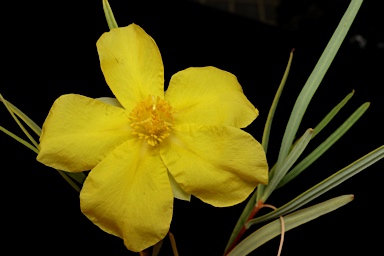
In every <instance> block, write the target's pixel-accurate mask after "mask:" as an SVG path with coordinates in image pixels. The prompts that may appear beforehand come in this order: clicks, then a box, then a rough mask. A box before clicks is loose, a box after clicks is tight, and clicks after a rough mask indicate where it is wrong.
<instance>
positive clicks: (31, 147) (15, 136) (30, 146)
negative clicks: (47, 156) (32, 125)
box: [0, 126, 39, 154]
mask: <svg viewBox="0 0 384 256" xmlns="http://www.w3.org/2000/svg"><path fill="white" fill-rule="evenodd" d="M0 131H2V132H4V133H5V134H7V135H8V136H10V137H11V138H12V139H14V140H16V141H17V142H20V143H21V144H23V145H24V146H26V147H27V148H29V149H30V150H32V151H33V152H35V153H36V154H38V153H39V150H38V149H37V148H36V147H35V146H33V145H32V144H31V143H29V142H28V141H25V140H23V139H22V138H20V137H19V136H17V135H16V134H14V133H12V132H10V131H8V130H7V129H5V128H4V127H2V126H0Z"/></svg>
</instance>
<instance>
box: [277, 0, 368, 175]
mask: <svg viewBox="0 0 384 256" xmlns="http://www.w3.org/2000/svg"><path fill="white" fill-rule="evenodd" d="M362 2H363V0H352V2H351V3H350V5H349V6H348V9H347V10H346V12H345V14H344V15H343V17H342V19H341V21H340V23H339V25H338V26H337V28H336V30H335V32H334V33H333V35H332V37H331V39H330V40H329V42H328V44H327V46H326V48H325V50H324V52H323V54H322V55H321V57H320V59H319V61H318V62H317V64H316V66H315V68H314V70H313V71H312V73H311V75H310V76H309V78H308V80H307V82H306V83H305V85H304V87H303V89H302V90H301V92H300V94H299V96H298V98H297V100H296V102H295V105H294V107H293V110H292V113H291V116H290V118H289V120H288V124H287V127H286V129H285V133H284V137H283V140H282V143H281V147H280V152H279V156H278V160H277V168H276V169H278V168H279V165H281V164H282V163H283V161H284V160H285V158H286V157H287V155H288V153H289V151H290V148H291V145H292V142H293V140H294V137H295V135H296V133H297V130H298V128H299V126H300V123H301V120H302V118H303V115H304V113H305V111H306V109H307V107H308V104H309V102H310V101H311V99H312V97H313V95H314V94H315V92H316V90H317V88H318V87H319V85H320V83H321V81H322V79H323V77H324V75H325V73H326V72H327V70H328V68H329V66H330V65H331V63H332V61H333V59H334V57H335V55H336V53H337V51H338V50H339V48H340V45H341V43H342V42H343V40H344V38H345V36H346V34H347V32H348V30H349V28H350V26H351V24H352V22H353V20H354V18H355V16H356V14H357V12H358V10H359V8H360V5H361V3H362Z"/></svg>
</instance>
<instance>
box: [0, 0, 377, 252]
mask: <svg viewBox="0 0 384 256" xmlns="http://www.w3.org/2000/svg"><path fill="white" fill-rule="evenodd" d="M101 2H102V1H101V0H99V1H44V0H42V1H14V2H12V1H7V2H6V3H2V6H1V9H2V13H3V15H2V16H1V27H2V31H1V38H2V40H1V50H2V54H1V55H2V56H1V57H2V58H1V62H2V65H1V66H2V69H1V81H0V92H1V93H2V94H3V96H4V97H5V98H6V99H8V100H9V101H10V102H12V103H14V104H15V105H16V106H18V107H19V108H20V109H22V110H23V111H24V112H25V113H26V114H27V115H29V116H30V117H31V118H32V119H33V120H35V121H36V122H37V123H38V124H39V125H42V123H43V122H44V119H45V117H46V114H47V113H48V111H49V109H50V107H51V105H52V103H53V101H54V100H55V99H56V98H57V97H59V96H60V95H62V94H66V93H78V94H82V95H86V96H89V97H101V96H112V94H111V92H110V91H109V89H108V87H107V85H106V83H105V81H104V78H103V75H102V72H101V70H100V67H99V60H98V55H97V52H96V46H95V43H96V41H97V39H98V38H99V37H100V35H101V34H102V33H104V32H106V31H108V27H107V23H106V22H105V18H104V13H103V9H102V4H101ZM303 2H305V1H292V4H290V2H289V1H283V5H282V7H281V9H279V13H280V15H281V16H280V19H279V21H280V25H281V26H279V27H272V26H269V25H264V24H260V23H258V22H257V21H254V20H250V19H246V18H242V17H240V16H235V15H231V14H228V13H224V12H221V11H218V10H215V9H211V8H208V7H205V6H200V5H197V4H194V3H191V2H188V1H177V0H174V1H117V0H111V1H110V4H111V6H112V9H113V11H114V13H115V16H116V19H117V22H118V24H119V26H126V25H128V24H131V23H136V24H138V25H140V26H141V27H142V28H143V29H144V30H145V31H146V32H147V33H148V34H149V35H151V36H152V37H153V38H154V40H155V41H156V43H157V45H158V47H159V49H160V51H161V54H162V58H163V62H164V66H165V81H166V82H165V84H167V83H168V81H169V79H170V77H171V76H172V74H174V73H176V72H177V71H180V70H183V69H185V68H187V67H194V66H195V67H199V66H208V65H212V66H216V67H218V68H221V69H224V70H227V71H229V72H231V73H233V74H235V75H236V76H237V77H238V80H239V81H240V84H241V85H242V86H243V89H244V92H245V95H246V96H247V97H248V99H249V100H250V101H251V102H252V103H253V104H254V105H255V106H256V107H257V108H258V109H259V111H260V115H259V117H258V118H257V119H256V120H255V121H254V122H253V124H252V125H250V126H249V127H247V129H246V131H247V132H249V133H251V134H252V135H253V136H254V137H255V138H256V139H257V140H259V141H260V140H261V136H262V131H263V125H264V123H265V120H266V117H267V114H268V111H269V107H270V104H271V102H272V100H273V97H274V93H275V91H276V90H277V87H278V85H279V83H280V79H281V77H282V75H283V72H284V69H285V66H286V63H287V61H288V57H289V52H290V50H291V49H292V48H295V55H294V60H293V64H292V68H291V73H290V75H289V78H288V82H287V84H286V87H285V89H284V92H283V95H282V98H281V101H280V103H279V106H278V110H277V113H276V116H275V121H274V124H273V128H272V132H271V140H270V143H271V144H270V147H269V151H268V159H269V163H270V165H272V164H273V163H274V162H275V160H276V158H277V153H278V149H279V146H280V141H281V138H282V135H283V132H284V128H285V124H286V122H287V120H288V118H289V114H290V111H291V109H292V107H293V104H294V102H295V99H296V97H297V95H298V94H299V92H300V89H301V88H302V86H303V85H304V83H305V81H306V79H307V78H308V76H309V74H310V72H311V71H312V69H313V67H314V66H315V64H316V61H317V59H318V58H319V57H320V55H321V53H322V51H323V49H324V47H325V45H326V43H327V42H328V40H329V38H330V37H331V35H332V32H333V30H334V29H335V28H336V26H337V24H338V21H339V19H340V18H341V16H342V15H343V13H344V11H345V10H346V8H347V6H348V4H349V1H341V0H340V1H322V4H321V8H322V13H321V15H320V17H317V18H311V17H310V16H308V15H307V14H306V11H305V8H304V10H303V8H301V9H300V8H299V7H300V6H302V7H303V6H304V5H303ZM315 2H316V1H315ZM378 2H380V1H365V2H364V3H363V6H362V8H361V10H360V12H359V14H358V16H357V18H356V20H355V22H354V24H353V26H352V28H351V30H350V32H349V34H348V35H347V38H346V40H345V42H344V43H343V45H342V47H341V49H340V51H339V53H338V54H337V56H336V58H335V60H334V62H333V64H332V65H331V67H330V69H329V71H328V72H327V75H326V76H325V78H324V80H323V82H322V84H321V86H320V88H319V89H318V91H317V93H316V94H315V96H314V98H313V100H312V101H311V104H310V105H309V109H308V111H307V114H306V115H305V116H304V119H303V122H302V126H301V128H300V129H299V133H300V134H302V133H303V132H304V131H305V130H306V129H307V128H309V127H312V128H313V127H314V126H316V124H317V123H318V122H319V121H320V120H321V119H322V118H323V117H324V116H325V115H326V114H327V113H328V111H330V110H331V109H332V108H333V107H334V106H335V105H336V104H337V103H338V102H339V101H341V100H342V99H343V98H344V97H345V96H346V95H347V94H348V93H349V92H351V91H352V89H354V90H355V91H356V92H355V96H354V97H353V98H352V99H351V101H350V102H349V103H348V104H347V106H346V107H345V108H344V109H343V110H342V111H341V113H340V114H339V115H338V116H337V117H336V119H335V120H334V121H332V123H331V124H330V125H329V127H327V128H326V129H325V130H324V131H323V132H322V133H321V134H319V136H318V137H317V138H315V139H314V140H313V142H312V143H311V144H310V146H309V148H308V150H307V151H305V152H310V151H311V149H313V148H315V146H316V145H318V144H319V143H320V142H321V141H322V140H324V139H326V138H327V136H328V135H329V134H330V133H331V132H332V131H333V130H334V129H336V128H337V127H338V126H339V125H341V124H342V122H343V121H344V120H345V119H346V118H347V117H348V116H349V115H350V114H352V113H353V111H354V110H355V109H357V108H358V107H359V106H360V105H361V104H363V103H364V102H367V101H370V102H371V107H370V108H369V109H368V111H367V112H366V114H365V115H364V116H363V117H362V118H361V119H360V120H359V121H358V123H357V124H356V125H355V127H353V128H352V129H351V130H350V131H348V133H347V134H346V135H344V137H343V138H342V139H341V140H340V141H338V142H337V143H336V144H335V145H334V146H333V147H332V148H331V149H330V150H329V151H328V152H327V153H326V154H325V155H323V156H322V157H321V158H320V159H319V160H318V161H317V162H315V163H314V164H313V165H312V166H311V167H310V168H309V169H308V170H307V171H306V172H305V173H303V174H302V175H300V176H299V177H298V178H296V179H295V180H294V181H292V182H291V183H290V184H289V185H287V187H284V188H282V189H281V190H278V191H276V192H275V193H274V194H273V195H272V196H271V197H270V199H269V201H268V202H269V203H270V204H273V205H275V206H277V207H278V206H281V205H283V204H284V203H285V202H287V201H289V200H291V199H293V198H294V197H296V196H297V195H299V194H300V193H301V192H303V191H304V190H306V189H308V188H310V187H311V186H313V185H315V184H316V183H317V182H319V181H321V180H323V179H325V178H326V177H328V176H329V175H331V174H332V173H334V172H335V171H337V170H339V169H341V168H343V167H345V166H346V165H348V164H349V163H351V162H353V161H354V160H356V159H358V158H359V157H361V156H363V155H364V154H366V153H368V152H370V151H371V150H374V149H375V148H377V147H379V146H380V145H382V144H383V141H384V140H383V133H382V132H383V127H384V124H383V123H382V116H383V109H384V103H383V97H382V94H381V92H382V87H383V79H382V73H383V71H384V63H383V62H384V61H383V57H384V56H383V55H384V54H383V52H384V50H383V48H380V47H378V44H380V42H381V43H383V37H382V36H383V35H382V34H380V33H382V31H383V25H382V24H384V23H381V22H382V20H381V19H380V18H379V10H380V8H379V6H378V4H377V3H378ZM375 4H376V5H375ZM294 15H298V16H299V17H301V19H299V21H300V22H299V23H298V24H299V25H297V26H290V25H289V24H288V22H289V20H290V19H291V18H292V17H290V16H294ZM284 22H286V23H284ZM356 34H360V35H363V36H364V37H365V38H366V39H367V40H368V43H367V46H366V47H365V48H364V49H362V48H360V47H359V46H358V44H357V43H350V42H349V41H350V38H352V37H353V36H354V35H356ZM0 125H2V126H4V127H6V128H7V129H9V130H11V131H14V132H15V133H16V134H18V135H20V136H23V134H22V132H21V131H20V130H19V129H18V127H17V126H16V125H15V124H14V122H13V120H12V119H11V117H10V116H9V115H8V113H7V112H6V111H5V108H4V107H2V108H1V109H0ZM0 143H1V144H0V145H1V148H2V154H1V163H2V164H1V186H0V189H1V190H0V191H1V192H0V193H1V198H2V202H1V203H2V204H1V205H2V207H1V219H2V225H1V227H2V228H1V231H0V232H1V233H2V237H3V238H2V240H1V247H0V252H1V251H3V250H4V253H3V252H1V254H2V255H19V254H24V253H28V254H29V253H37V254H40V255H61V254H68V255H131V253H130V252H128V251H127V250H126V249H125V247H124V245H123V242H122V241H121V240H120V239H119V238H116V237H113V236H111V235H108V234H106V233H104V232H102V231H101V230H100V229H99V228H97V227H96V226H94V225H93V224H92V223H91V222H90V221H88V220H87V218H86V217H84V216H83V215H82V214H81V212H80V209H79V199H78V194H77V193H76V192H75V191H74V190H73V189H72V188H71V187H70V186H68V185H67V184H66V183H65V181H63V180H62V178H61V177H60V176H59V175H58V174H57V173H56V172H55V171H54V170H53V169H50V168H48V167H45V166H43V165H41V164H40V163H38V162H36V161H35V157H36V155H35V154H34V153H33V152H32V151H30V150H28V149H26V148H25V147H23V146H22V145H21V144H18V143H17V142H15V141H13V140H12V139H11V138H9V137H8V136H6V135H4V134H2V135H0ZM383 164H384V162H383V161H381V162H378V163H376V164H375V165H373V166H371V167H369V168H368V169H367V170H364V171H363V172H362V173H359V174H358V175H356V176H354V177H353V178H351V179H350V180H348V181H346V182H345V183H343V184H341V185H340V186H338V187H337V188H335V189H333V190H331V191H329V192H328V193H326V194H324V195H323V196H321V198H320V199H318V200H316V202H321V201H324V200H326V199H329V198H332V197H336V196H339V195H342V194H354V195H355V200H354V201H353V202H352V203H350V204H348V205H346V206H344V207H342V208H341V209H339V210H337V211H335V212H332V213H330V214H328V215H326V216H323V217H321V218H319V219H317V220H314V221H312V222H310V223H308V224H305V225H303V226H300V227H298V228H296V229H294V230H292V231H289V232H288V233H287V234H286V240H285V243H284V248H283V255H355V254H357V252H360V251H361V252H364V255H370V254H377V253H378V252H380V251H382V248H381V246H382V243H381V241H382V235H381V234H380V233H381V231H382V230H383V228H384V220H383V219H381V217H382V215H381V213H380V212H381V210H380V209H381V201H382V196H383V192H382V190H381V186H382V181H383V178H384V174H383ZM243 207H244V203H243V204H240V205H237V206H234V207H230V208H214V207H212V206H210V205H207V204H204V203H202V202H201V201H199V200H198V199H196V198H192V201H191V203H187V202H181V201H177V200H176V201H175V207H174V208H175V210H174V217H173V222H172V225H171V231H172V232H173V234H174V235H175V237H176V241H177V244H178V248H179V253H180V255H183V256H184V255H221V254H222V252H223V249H224V247H225V244H226V242H227V239H228V238H229V235H230V233H231V230H232V228H233V227H234V224H235V223H236V220H237V217H238V216H239V214H240V213H241V211H242V209H243ZM278 244H279V239H278V238H275V239H274V240H272V241H270V242H268V243H267V244H265V245H263V246H262V247H260V248H259V249H258V250H257V251H256V252H257V255H275V254H276V253H277V248H278ZM163 255H170V252H169V244H168V242H166V244H165V245H164V251H163ZM254 255H256V253H255V254H254Z"/></svg>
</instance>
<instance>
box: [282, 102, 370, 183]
mask: <svg viewBox="0 0 384 256" xmlns="http://www.w3.org/2000/svg"><path fill="white" fill-rule="evenodd" d="M369 105H370V103H369V102H367V103H364V104H363V105H361V106H360V107H359V108H358V109H357V110H356V111H355V112H354V113H353V114H352V115H351V116H350V117H349V118H348V119H347V120H346V121H345V122H344V123H343V124H342V125H341V126H340V127H339V128H338V129H337V130H336V131H335V132H333V133H332V135H331V136H329V137H328V138H327V139H326V140H325V141H324V142H323V143H321V144H320V145H319V146H318V147H317V148H316V149H315V150H313V151H312V152H311V153H310V154H309V155H308V156H307V157H305V158H304V159H303V160H302V161H301V162H300V163H299V164H298V165H296V166H295V167H294V168H293V169H292V170H291V171H290V172H288V173H287V175H285V176H284V178H283V179H282V180H281V181H280V184H279V185H278V186H277V188H280V187H282V186H284V185H285V184H287V183H288V182H290V181H291V180H293V179H294V178H295V177H296V176H297V175H299V174H300V173H302V172H303V171H304V170H305V169H306V168H307V167H308V166H310V165H311V164H312V163H313V162H314V161H316V160H317V159H318V158H319V157H320V156H321V155H322V154H323V153H324V152H325V151H327V150H328V149H329V148H330V147H331V146H332V145H333V144H334V143H335V142H336V141H338V140H339V139H340V138H341V137H342V136H343V135H344V134H345V133H346V132H347V131H348V130H349V129H350V128H351V127H352V126H353V125H354V124H355V123H356V121H357V120H359V118H360V117H361V116H362V115H363V114H364V113H365V111H366V110H367V109H368V107H369ZM312 138H313V137H312Z"/></svg>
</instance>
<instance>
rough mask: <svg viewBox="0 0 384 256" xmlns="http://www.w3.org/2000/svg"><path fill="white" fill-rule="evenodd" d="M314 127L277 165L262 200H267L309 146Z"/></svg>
mask: <svg viewBox="0 0 384 256" xmlns="http://www.w3.org/2000/svg"><path fill="white" fill-rule="evenodd" d="M312 133H313V129H308V130H307V131H306V132H305V133H304V135H303V136H302V137H301V138H300V139H299V140H298V142H297V143H296V145H295V146H294V147H293V148H292V150H291V152H289V155H288V157H287V158H286V159H285V160H284V161H283V163H282V164H281V165H280V166H279V167H276V169H275V174H274V175H273V177H272V180H271V181H270V182H269V183H268V185H267V186H266V188H265V190H264V193H263V195H262V196H261V198H260V200H261V201H262V202H265V201H266V200H267V199H268V197H269V196H270V195H271V194H272V192H273V191H274V190H275V188H276V187H277V185H278V184H279V183H280V181H281V179H282V178H283V177H284V176H285V174H286V173H287V172H288V170H289V169H290V168H291V167H292V165H293V164H294V163H295V162H296V160H297V159H298V158H299V157H300V155H301V153H303V151H304V149H305V148H306V147H307V145H308V143H309V141H310V140H311V138H312Z"/></svg>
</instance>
